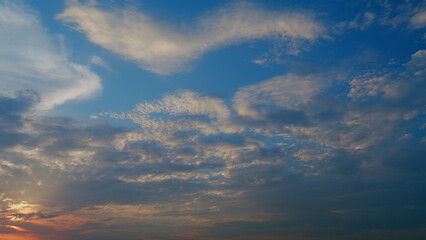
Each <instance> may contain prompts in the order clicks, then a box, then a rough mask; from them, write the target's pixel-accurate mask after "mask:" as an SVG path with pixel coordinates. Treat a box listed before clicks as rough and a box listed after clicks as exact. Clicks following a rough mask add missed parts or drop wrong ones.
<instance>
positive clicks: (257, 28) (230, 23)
mask: <svg viewBox="0 0 426 240" xmlns="http://www.w3.org/2000/svg"><path fill="white" fill-rule="evenodd" d="M57 18H58V19H60V20H62V21H64V22H66V23H70V24H72V26H73V27H74V28H75V29H77V30H78V31H81V32H83V33H85V34H86V36H87V38H88V39H89V40H90V41H91V42H93V43H95V44H98V45H100V46H102V47H104V48H106V49H108V50H110V51H112V52H114V53H117V54H118V55H121V56H123V57H124V58H126V59H129V60H133V61H135V62H137V63H138V64H140V66H141V67H142V68H144V69H146V70H148V71H152V72H155V73H158V74H164V75H168V74H171V73H174V72H179V71H182V70H185V69H186V68H187V67H188V66H187V65H188V63H189V62H191V61H192V60H194V59H197V58H199V57H200V56H201V55H203V54H204V53H205V52H207V51H211V50H213V49H215V48H217V47H220V46H226V45H230V44H236V43H240V42H243V41H247V40H252V39H264V38H270V39H275V40H279V41H296V40H305V41H314V40H316V39H318V38H320V37H322V36H323V35H324V32H325V28H324V26H322V25H321V24H320V23H319V22H317V21H315V19H314V18H313V17H312V16H311V15H309V14H303V13H296V12H291V11H287V12H278V11H271V10H265V9H262V8H260V7H259V6H257V5H255V4H252V3H248V2H238V3H234V4H230V5H228V6H226V7H224V8H222V9H219V10H216V11H215V12H212V13H211V14H209V15H205V16H204V17H202V18H200V19H199V20H198V21H197V22H196V23H194V24H193V25H192V29H189V30H188V29H175V28H173V27H171V26H167V25H164V24H160V23H159V22H158V21H156V20H154V19H152V18H151V17H149V16H147V15H146V14H144V13H142V12H139V11H136V10H133V9H118V10H115V11H106V10H102V9H100V8H97V7H95V6H94V5H91V4H82V3H79V2H78V1H72V2H69V5H68V7H67V8H66V9H65V10H64V12H63V13H61V14H58V15H57Z"/></svg>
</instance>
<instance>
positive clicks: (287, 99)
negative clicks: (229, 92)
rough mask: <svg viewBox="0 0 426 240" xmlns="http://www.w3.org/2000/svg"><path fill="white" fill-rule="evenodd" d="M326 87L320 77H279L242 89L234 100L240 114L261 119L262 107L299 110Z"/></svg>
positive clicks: (289, 75) (235, 107)
mask: <svg viewBox="0 0 426 240" xmlns="http://www.w3.org/2000/svg"><path fill="white" fill-rule="evenodd" d="M323 87H324V82H323V81H322V79H320V78H319V77H318V76H315V75H306V76H298V75H293V74H288V75H283V76H277V77H274V78H272V79H269V80H266V81H263V82H261V83H258V84H254V85H250V86H246V87H242V88H241V89H240V90H239V91H238V92H237V93H236V94H235V97H234V99H233V102H234V106H233V107H234V109H235V110H236V111H237V112H238V114H240V115H243V116H250V117H252V118H255V119H256V118H259V117H260V115H261V113H260V112H259V111H257V110H256V109H257V108H258V107H259V106H260V105H262V104H263V105H265V104H266V105H277V106H280V107H283V108H288V109H297V108H298V105H301V104H303V103H306V102H307V101H308V100H310V98H311V97H312V96H313V95H314V94H316V93H318V92H319V91H320V90H322V88H323Z"/></svg>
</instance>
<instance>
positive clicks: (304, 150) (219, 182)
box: [0, 51, 426, 239]
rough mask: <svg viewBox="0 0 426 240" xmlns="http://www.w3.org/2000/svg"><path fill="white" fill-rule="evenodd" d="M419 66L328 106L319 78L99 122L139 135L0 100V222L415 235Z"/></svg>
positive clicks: (155, 106)
mask: <svg viewBox="0 0 426 240" xmlns="http://www.w3.org/2000/svg"><path fill="white" fill-rule="evenodd" d="M424 62H425V61H424V56H423V51H419V52H417V53H415V54H413V56H412V58H411V60H410V61H409V62H408V63H406V64H404V65H403V66H401V68H399V69H397V70H395V71H391V72H389V73H386V74H384V75H375V74H373V73H368V74H364V75H362V76H359V77H356V78H354V79H352V80H350V81H349V82H348V85H349V88H348V92H347V95H346V96H340V97H336V96H327V95H324V94H323V93H322V92H323V91H324V89H326V88H327V87H330V84H328V82H329V81H328V80H324V79H321V77H315V76H295V75H289V76H280V77H276V78H273V79H271V80H266V81H264V82H261V83H259V84H258V86H257V85H253V86H248V87H244V88H241V89H240V90H239V91H238V92H237V93H236V95H235V98H234V105H233V107H231V106H230V105H228V104H226V103H225V102H224V101H223V100H221V99H219V98H214V97H208V96H201V95H199V94H196V93H194V92H189V91H181V92H178V93H176V94H174V95H166V96H165V97H164V98H163V99H161V100H158V101H156V102H153V103H142V104H140V105H138V106H136V107H135V109H134V110H133V111H131V112H128V113H123V114H102V115H109V116H112V117H116V118H129V119H132V120H133V121H134V122H135V123H138V124H140V126H141V129H140V130H136V129H123V128H116V127H112V126H110V125H105V124H100V123H93V124H91V125H83V124H82V123H79V122H76V121H74V120H72V119H68V118H53V117H50V118H48V117H41V116H37V115H34V113H31V108H32V107H33V106H34V105H36V104H37V101H38V99H39V98H38V97H37V95H36V94H35V93H33V92H17V93H16V94H15V95H14V96H3V97H2V98H1V101H0V107H1V108H0V109H1V123H2V124H1V127H2V128H1V129H0V132H1V133H2V135H3V136H7V139H8V141H2V142H1V146H0V147H1V159H2V161H1V181H2V182H3V183H5V184H3V185H2V187H1V188H2V189H1V192H2V195H1V198H2V200H1V204H2V209H3V212H4V214H5V216H6V219H7V220H6V221H13V220H14V219H17V218H19V219H26V221H25V222H22V223H21V224H20V225H19V226H21V227H22V228H24V229H29V230H31V231H34V232H37V233H39V234H43V233H44V231H46V229H51V230H54V231H57V232H58V233H59V232H62V231H67V232H69V236H70V239H72V238H75V236H77V235H78V236H79V239H113V238H114V237H112V238H108V237H106V236H105V235H103V234H106V232H111V233H115V234H118V233H117V232H115V229H123V228H126V229H128V231H126V233H123V234H130V235H131V234H132V232H133V231H136V230H137V229H136V227H137V228H138V229H139V228H141V227H142V228H144V229H145V228H146V230H144V231H143V232H144V234H146V235H144V236H148V237H158V236H160V235H161V234H160V233H159V232H158V231H159V230H158V229H156V228H154V229H152V228H150V227H149V225H150V224H152V222H151V221H155V222H158V224H159V226H162V228H164V227H165V228H167V229H168V234H170V238H182V239H188V238H194V239H199V238H204V237H207V236H210V237H216V238H225V239H230V238H237V237H239V236H240V237H243V236H252V235H253V234H254V235H259V236H262V238H263V237H265V238H267V237H271V238H273V236H286V235H289V236H291V235H293V234H294V232H295V231H297V230H295V229H294V228H295V227H298V228H300V229H301V230H303V231H304V232H305V233H306V235H305V237H304V238H305V239H306V238H307V239H309V236H312V237H314V236H318V234H320V235H321V234H323V235H326V236H330V238H336V239H340V238H342V237H345V238H347V239H357V238H359V237H362V236H367V239H370V238H371V239H374V236H375V235H374V234H370V232H371V231H378V232H380V231H386V232H388V234H386V236H387V237H388V238H389V239H392V236H393V237H395V236H398V234H406V232H412V234H413V239H420V238H419V237H420V235H418V234H416V232H420V231H421V228H422V227H423V226H424V224H425V223H426V222H425V221H426V219H425V218H424V217H423V216H424V214H425V212H424V211H425V206H424V202H423V201H422V199H423V198H424V197H425V194H424V191H422V190H421V189H423V188H424V187H425V182H424V177H425V174H426V173H425V171H424V169H425V164H424V160H425V159H424V157H425V156H426V152H425V149H426V148H425V141H424V137H423V136H424V135H423V134H420V133H419V132H418V131H420V132H421V131H424V130H423V128H424V126H423V121H422V119H424V113H423V112H422V107H423V106H424V104H425V102H426V100H425V97H424V96H426V94H425V93H424V91H425V89H426V88H425V86H424V84H425V83H424V74H425V73H424V70H423V69H424V68H422V66H423V64H424ZM373 76H374V77H373ZM311 81H312V84H309V82H311ZM306 85H309V86H310V88H306ZM317 86H318V87H317ZM319 86H320V87H319ZM378 86H380V87H378ZM395 86H398V91H397V90H396V89H394V88H395ZM299 88H300V91H299V90H298V89H299ZM289 89H291V95H285V94H284V93H285V92H286V91H289ZM280 93H281V94H280ZM298 93H301V94H298ZM366 102H368V103H369V104H366ZM241 103H244V105H241ZM398 103H404V104H398ZM413 132H416V134H413ZM300 141H302V142H300ZM18 179H19V181H17V180H18ZM172 199H173V201H171V200H172ZM372 216H374V217H372ZM62 221H70V222H71V223H72V224H71V226H68V225H67V229H62V227H61V222H62ZM401 221H402V222H404V223H405V224H401ZM93 224H96V227H95V229H96V230H95V231H93V232H90V233H87V234H83V235H79V234H82V233H84V232H85V231H86V229H91V228H93V227H89V226H93ZM129 224H130V225H129ZM144 226H145V227H144ZM334 227H338V228H339V229H340V230H339V231H337V232H336V231H334V230H330V229H332V228H334ZM3 228H4V227H3ZM68 228H69V229H68ZM194 229H195V230H194ZM99 234H100V235H99ZM419 234H420V233H419ZM130 235H129V236H130ZM94 236H96V237H95V238H94ZM171 236H173V237H171ZM176 236H178V237H176ZM163 238H164V239H168V237H167V236H163ZM129 239H130V238H129ZM395 239H398V238H397V237H395Z"/></svg>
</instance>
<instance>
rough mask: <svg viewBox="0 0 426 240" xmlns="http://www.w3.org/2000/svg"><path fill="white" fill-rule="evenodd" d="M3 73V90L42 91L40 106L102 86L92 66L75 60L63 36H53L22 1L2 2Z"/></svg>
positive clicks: (82, 95)
mask: <svg viewBox="0 0 426 240" xmlns="http://www.w3.org/2000/svg"><path fill="white" fill-rule="evenodd" d="M0 31H1V33H2V34H1V36H0V44H1V46H2V47H1V49H0V73H1V76H2V77H1V79H0V82H1V84H2V90H5V89H7V90H9V91H10V90H20V89H33V90H36V91H38V92H39V94H40V97H41V101H40V102H39V103H38V104H37V106H35V107H36V108H38V109H42V110H47V109H51V108H53V107H54V106H56V105H58V104H62V103H64V102H66V101H69V100H73V99H82V98H87V97H90V96H92V95H93V94H95V93H96V92H98V91H99V90H100V89H101V87H102V86H101V80H100V78H99V76H98V75H97V74H96V73H94V72H92V71H91V70H90V68H89V67H88V66H83V65H80V64H77V63H73V62H71V61H70V60H69V59H68V57H67V54H66V51H65V49H63V47H61V44H60V37H58V36H57V37H56V38H55V37H53V36H49V35H48V34H47V32H46V30H45V29H44V28H43V26H42V23H41V21H40V19H39V18H38V16H37V14H36V13H35V12H33V10H31V9H29V8H28V7H27V6H26V5H25V4H23V3H21V2H19V1H18V2H15V3H14V2H13V1H1V2H0Z"/></svg>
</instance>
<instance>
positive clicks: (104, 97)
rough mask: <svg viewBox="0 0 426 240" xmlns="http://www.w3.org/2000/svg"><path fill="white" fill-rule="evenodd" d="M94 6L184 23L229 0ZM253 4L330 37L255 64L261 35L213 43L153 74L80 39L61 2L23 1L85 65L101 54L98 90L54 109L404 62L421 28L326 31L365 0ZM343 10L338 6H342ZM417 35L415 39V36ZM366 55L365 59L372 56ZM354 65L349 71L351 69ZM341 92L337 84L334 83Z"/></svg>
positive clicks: (120, 105) (115, 104) (121, 104)
mask: <svg viewBox="0 0 426 240" xmlns="http://www.w3.org/2000/svg"><path fill="white" fill-rule="evenodd" d="M99 2H100V4H101V5H102V6H106V8H109V7H125V6H133V7H134V6H136V7H137V9H139V10H140V11H142V12H143V13H144V14H147V15H148V16H151V17H152V18H153V19H155V20H156V21H160V22H163V23H165V24H170V25H175V26H177V27H179V26H182V25H191V24H192V23H193V22H195V21H196V19H197V18H199V17H201V16H203V15H205V14H208V13H209V12H211V11H212V9H217V8H220V7H223V6H224V5H226V4H227V3H229V1H216V0H208V1H195V0H194V1H166V0H155V1H153V0H147V1H136V0H133V1H99ZM256 3H257V4H258V5H259V6H263V7H265V8H267V9H274V10H278V11H281V10H283V11H285V10H292V11H294V10H295V9H296V10H300V11H304V12H307V13H314V14H315V15H316V19H318V20H319V21H321V22H322V23H323V24H324V25H325V26H326V27H327V28H328V30H329V34H330V36H331V38H330V39H321V40H319V41H317V42H315V43H314V44H313V45H310V46H308V47H307V48H306V49H305V50H303V51H302V52H301V53H300V54H299V55H298V56H292V55H286V54H284V55H282V56H281V60H282V63H281V64H269V65H268V66H259V65H256V64H254V63H253V62H252V60H253V59H256V58H258V57H261V56H263V54H265V53H268V51H270V50H271V49H272V48H273V47H274V46H273V44H272V43H271V41H269V40H256V41H250V42H244V43H241V44H234V45H230V46H224V47H221V48H218V49H214V50H212V51H209V52H207V53H205V54H204V55H202V56H200V58H199V59H196V60H195V61H193V62H191V63H190V66H191V67H190V70H189V71H184V72H180V73H176V74H173V75H170V76H160V75H157V74H154V73H151V72H148V71H145V70H143V69H141V68H139V67H138V64H137V63H135V62H132V61H128V60H125V59H123V58H121V57H120V56H117V55H116V54H113V53H111V52H109V51H108V50H105V49H103V48H101V47H99V46H97V45H95V44H93V43H91V42H89V41H88V40H87V39H86V36H85V35H84V34H82V33H79V32H77V31H75V30H72V29H70V28H68V27H66V26H64V25H63V24H62V23H61V22H60V21H58V20H57V19H55V15H56V14H58V13H60V12H62V11H63V9H64V7H65V6H64V3H63V2H61V1H56V0H45V1H28V4H29V5H30V6H31V7H33V8H34V9H35V10H36V11H38V12H39V16H40V18H41V20H42V23H43V25H44V26H45V28H46V30H47V32H48V33H49V34H62V35H63V36H64V38H63V39H64V44H65V46H66V48H67V49H68V52H69V55H70V58H71V60H72V61H74V62H76V63H79V64H83V65H86V64H89V62H90V59H91V57H92V56H99V57H101V58H102V59H104V60H105V61H106V62H107V63H108V65H109V66H110V67H111V70H107V69H102V68H99V67H96V66H93V69H94V71H95V72H97V73H98V74H99V76H100V77H101V78H102V84H103V90H102V92H101V93H100V94H98V95H97V96H95V97H93V98H91V99H89V100H84V101H72V102H69V103H66V104H64V105H62V106H59V107H57V109H56V111H57V112H62V113H67V114H71V115H74V116H75V117H81V118H87V117H88V116H90V115H91V114H93V113H99V112H104V111H113V112H120V111H126V110H129V109H131V108H132V107H133V106H134V105H136V104H137V103H139V102H142V101H152V100H155V99H159V98H161V96H162V95H164V94H166V93H173V92H175V91H176V90H178V89H189V90H193V91H196V92H200V93H202V94H204V95H213V96H218V97H221V98H224V99H225V100H227V101H228V102H230V100H231V99H232V96H233V94H234V93H235V92H236V91H237V90H238V88H240V87H243V86H246V85H249V84H253V83H257V82H260V81H263V80H266V79H269V78H271V77H274V76H277V75H282V74H286V73H288V72H297V73H301V74H304V73H309V72H315V71H324V70H325V69H329V70H332V69H333V68H335V69H340V70H341V71H346V73H350V71H354V70H355V69H354V68H356V69H357V72H359V71H358V70H367V69H372V68H376V69H377V68H383V67H384V66H388V63H389V62H390V61H394V62H396V63H404V62H406V61H408V60H409V57H410V56H411V55H412V54H413V53H415V52H416V51H417V50H419V49H422V48H424V45H425V41H424V39H423V38H422V34H423V33H422V31H418V30H407V26H403V25H402V26H397V27H390V26H385V25H373V26H371V27H369V28H366V29H365V30H363V31H361V30H358V29H346V30H344V31H342V32H340V33H336V32H333V31H332V28H333V25H335V24H336V23H338V22H341V21H351V20H353V19H355V18H356V16H357V14H363V13H365V12H367V11H371V12H373V13H375V14H377V15H378V14H380V13H382V12H383V11H385V10H384V9H383V8H382V7H380V6H379V5H377V4H374V3H373V2H371V3H369V1H356V2H352V1H349V2H348V1H331V0H330V1H326V3H324V2H323V1H321V3H318V2H316V1H281V0H270V1H266V0H264V1H256ZM343 10H344V11H343ZM419 39H423V41H421V40H419ZM372 58H373V59H372ZM354 72H355V71H354ZM336 89H337V91H344V89H343V88H336Z"/></svg>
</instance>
